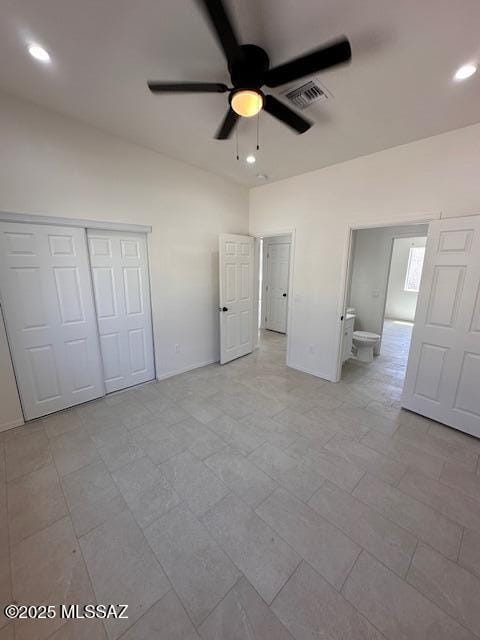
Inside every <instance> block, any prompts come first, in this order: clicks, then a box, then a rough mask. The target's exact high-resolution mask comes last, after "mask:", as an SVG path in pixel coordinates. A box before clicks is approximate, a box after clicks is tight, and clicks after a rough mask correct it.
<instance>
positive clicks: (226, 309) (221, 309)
mask: <svg viewBox="0 0 480 640" xmlns="http://www.w3.org/2000/svg"><path fill="white" fill-rule="evenodd" d="M218 310H219V311H223V312H225V311H228V307H218Z"/></svg>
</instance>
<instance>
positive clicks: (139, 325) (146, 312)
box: [87, 229, 155, 392]
mask: <svg viewBox="0 0 480 640" xmlns="http://www.w3.org/2000/svg"><path fill="white" fill-rule="evenodd" d="M87 234H88V246H89V251H90V263H91V267H92V275H93V288H94V293H95V304H96V311H97V320H98V328H99V333H100V349H101V353H102V360H103V370H104V378H105V387H106V390H107V392H111V391H118V390H120V389H125V388H126V387H132V386H133V385H136V384H140V383H142V382H147V381H148V380H152V379H153V378H154V377H155V365H154V357H153V337H152V316H151V306H150V285H149V278H148V255H147V238H146V236H145V235H144V234H141V233H139V234H136V233H126V232H121V231H100V230H97V229H88V230H87Z"/></svg>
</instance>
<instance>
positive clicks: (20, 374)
mask: <svg viewBox="0 0 480 640" xmlns="http://www.w3.org/2000/svg"><path fill="white" fill-rule="evenodd" d="M0 291H1V295H2V301H3V311H4V316H5V323H6V326H7V333H8V337H9V342H10V348H11V352H12V359H13V364H14V368H15V374H16V378H17V384H18V387H19V392H20V397H21V401H22V407H23V412H24V416H25V418H26V419H27V420H30V419H32V418H38V417H40V416H43V415H46V414H48V413H51V412H53V411H58V410H60V409H65V408H66V407H70V406H72V405H75V404H79V403H80V402H86V401H87V400H92V399H93V398H98V397H99V396H102V395H104V393H105V391H104V385H103V380H102V369H101V361H100V352H99V347H98V334H97V324H96V320H95V311H94V304H93V296H92V289H91V280H90V270H89V263H88V254H87V243H86V239H85V230H84V229H76V228H73V227H60V226H58V227H57V226H50V225H33V224H22V223H13V222H2V223H0Z"/></svg>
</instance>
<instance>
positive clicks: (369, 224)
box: [333, 211, 442, 382]
mask: <svg viewBox="0 0 480 640" xmlns="http://www.w3.org/2000/svg"><path fill="white" fill-rule="evenodd" d="M441 218H442V212H441V211H440V212H438V213H433V214H410V215H409V214H405V215H404V216H400V217H398V218H396V219H394V220H392V219H391V218H390V219H389V220H385V221H383V220H378V221H375V222H373V221H371V220H369V221H364V220H351V221H348V222H347V223H346V225H345V241H344V247H343V258H342V269H341V284H340V295H339V298H338V307H337V330H336V338H335V339H336V343H337V367H336V374H335V380H333V382H340V380H341V377H342V364H343V363H342V337H343V316H344V311H345V306H346V303H347V291H348V276H349V272H350V267H351V261H352V244H353V242H352V241H353V232H354V231H359V230H361V229H377V228H378V227H401V226H409V225H413V224H429V223H430V222H432V221H433V220H440V219H441ZM399 237H400V236H399ZM427 241H428V235H427ZM391 250H393V240H392V247H391ZM390 263H391V256H390ZM389 268H390V267H389ZM420 286H421V285H420ZM387 287H388V284H387ZM385 304H386V299H385ZM384 315H385V309H384Z"/></svg>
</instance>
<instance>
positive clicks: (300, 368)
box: [287, 362, 336, 382]
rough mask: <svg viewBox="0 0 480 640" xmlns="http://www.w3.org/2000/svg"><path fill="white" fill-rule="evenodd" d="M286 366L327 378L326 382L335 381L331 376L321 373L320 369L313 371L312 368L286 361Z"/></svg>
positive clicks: (323, 378)
mask: <svg viewBox="0 0 480 640" xmlns="http://www.w3.org/2000/svg"><path fill="white" fill-rule="evenodd" d="M287 367H290V368H291V369H296V370H297V371H301V372H302V373H308V374H310V375H311V376H315V377H316V378H321V379H322V380H327V382H336V380H333V379H332V378H331V376H328V375H327V374H326V373H322V372H320V371H313V370H312V369H307V368H306V367H301V366H300V365H298V364H293V363H290V362H287Z"/></svg>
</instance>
